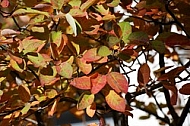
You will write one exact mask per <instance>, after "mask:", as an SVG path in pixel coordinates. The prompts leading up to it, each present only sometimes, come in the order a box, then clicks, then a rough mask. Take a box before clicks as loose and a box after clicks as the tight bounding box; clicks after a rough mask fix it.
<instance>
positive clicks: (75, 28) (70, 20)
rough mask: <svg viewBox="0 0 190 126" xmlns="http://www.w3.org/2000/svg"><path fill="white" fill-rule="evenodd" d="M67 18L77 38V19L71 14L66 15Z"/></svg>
mask: <svg viewBox="0 0 190 126" xmlns="http://www.w3.org/2000/svg"><path fill="white" fill-rule="evenodd" d="M65 18H66V20H67V22H68V23H69V25H70V26H71V28H72V30H73V33H74V36H77V26H76V23H75V19H74V18H73V17H72V16H71V14H69V13H67V14H66V15H65Z"/></svg>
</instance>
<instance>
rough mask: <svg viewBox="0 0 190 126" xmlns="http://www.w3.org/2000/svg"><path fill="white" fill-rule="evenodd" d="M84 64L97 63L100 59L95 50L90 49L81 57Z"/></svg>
mask: <svg viewBox="0 0 190 126" xmlns="http://www.w3.org/2000/svg"><path fill="white" fill-rule="evenodd" d="M82 58H83V59H84V60H85V61H86V62H94V61H97V60H99V59H100V58H101V56H98V54H97V48H92V49H89V50H87V51H86V52H85V53H84V55H83V57H82Z"/></svg>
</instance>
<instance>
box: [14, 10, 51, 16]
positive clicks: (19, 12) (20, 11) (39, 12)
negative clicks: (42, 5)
mask: <svg viewBox="0 0 190 126" xmlns="http://www.w3.org/2000/svg"><path fill="white" fill-rule="evenodd" d="M27 14H40V15H45V16H47V17H50V15H49V13H48V12H43V11H38V10H35V9H31V8H25V9H18V10H16V11H14V12H13V14H12V16H14V17H17V16H22V15H27Z"/></svg>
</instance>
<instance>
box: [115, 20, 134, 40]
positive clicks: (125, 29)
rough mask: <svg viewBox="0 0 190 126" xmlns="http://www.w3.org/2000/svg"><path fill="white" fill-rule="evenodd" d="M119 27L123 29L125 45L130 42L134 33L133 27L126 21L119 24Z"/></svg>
mask: <svg viewBox="0 0 190 126" xmlns="http://www.w3.org/2000/svg"><path fill="white" fill-rule="evenodd" d="M118 25H119V26H120V28H121V32H122V40H123V41H124V43H128V42H129V40H128V37H129V35H130V34H131V32H132V27H131V25H130V24H129V22H125V21H123V22H120V23H118Z"/></svg>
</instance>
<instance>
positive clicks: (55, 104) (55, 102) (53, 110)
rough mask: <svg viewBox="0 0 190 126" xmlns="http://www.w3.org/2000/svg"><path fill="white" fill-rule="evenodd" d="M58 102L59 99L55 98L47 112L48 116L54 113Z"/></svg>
mask: <svg viewBox="0 0 190 126" xmlns="http://www.w3.org/2000/svg"><path fill="white" fill-rule="evenodd" d="M58 102H59V99H56V100H55V101H54V103H53V105H52V107H51V110H50V111H49V112H48V116H53V114H54V113H55V111H56V108H57V104H58Z"/></svg>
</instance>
